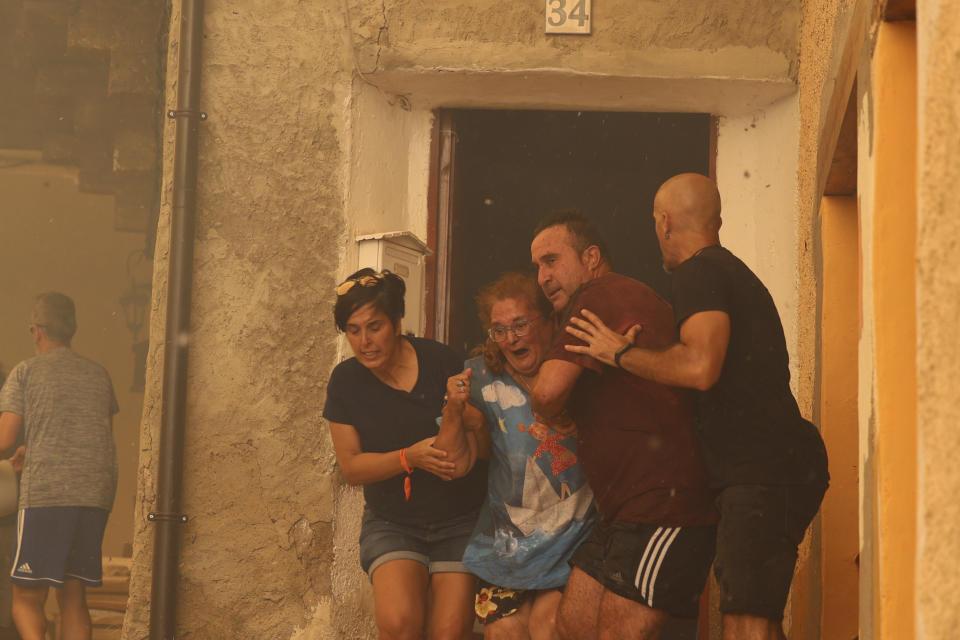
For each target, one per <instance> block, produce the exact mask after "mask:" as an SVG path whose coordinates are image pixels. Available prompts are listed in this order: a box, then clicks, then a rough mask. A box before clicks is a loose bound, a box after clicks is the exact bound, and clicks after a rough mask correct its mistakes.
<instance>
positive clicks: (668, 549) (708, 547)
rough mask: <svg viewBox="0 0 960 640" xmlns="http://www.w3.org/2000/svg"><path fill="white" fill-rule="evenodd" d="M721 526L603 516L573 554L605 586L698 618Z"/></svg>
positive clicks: (578, 564)
mask: <svg viewBox="0 0 960 640" xmlns="http://www.w3.org/2000/svg"><path fill="white" fill-rule="evenodd" d="M716 535H717V530H716V527H714V526H707V527H661V526H658V525H655V524H644V523H640V522H602V521H601V522H597V524H595V525H594V527H593V531H592V532H591V533H590V536H589V537H588V538H587V539H586V540H585V541H584V542H583V544H581V545H580V547H579V548H578V549H577V550H576V552H575V553H574V554H573V557H572V558H571V559H570V564H572V565H573V566H575V567H577V568H578V569H580V570H581V571H583V572H584V573H586V574H587V575H589V576H590V577H591V578H593V579H594V580H596V581H597V582H599V583H600V584H601V585H603V587H604V588H605V589H608V590H609V591H612V592H613V593H615V594H617V595H618V596H622V597H624V598H627V599H629V600H633V601H634V602H639V603H641V604H645V605H646V606H648V607H651V608H653V609H660V610H661V611H666V612H667V613H669V614H670V615H672V616H674V617H677V618H696V617H697V614H698V612H699V609H700V594H701V593H702V592H703V586H704V584H705V582H706V579H707V574H708V573H709V572H710V563H711V562H713V550H714V543H715V541H716Z"/></svg>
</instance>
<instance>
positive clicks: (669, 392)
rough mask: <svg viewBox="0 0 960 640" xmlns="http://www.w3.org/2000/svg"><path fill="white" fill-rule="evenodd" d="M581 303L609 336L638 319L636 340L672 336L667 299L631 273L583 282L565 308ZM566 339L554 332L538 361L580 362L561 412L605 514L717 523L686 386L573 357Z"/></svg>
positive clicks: (576, 308)
mask: <svg viewBox="0 0 960 640" xmlns="http://www.w3.org/2000/svg"><path fill="white" fill-rule="evenodd" d="M584 308H586V309H589V310H590V311H592V312H593V313H595V314H597V315H598V316H599V317H600V319H601V320H603V322H604V323H605V324H606V325H607V326H608V327H610V328H611V329H613V330H614V331H616V332H617V333H624V332H626V330H627V329H629V328H630V327H632V326H633V325H635V324H637V323H640V324H641V325H643V330H642V331H641V332H640V334H639V335H638V336H637V339H636V344H637V346H640V347H645V348H648V349H663V348H666V347H668V346H670V345H671V344H673V343H674V342H675V340H674V335H675V334H674V331H675V330H674V324H673V310H672V309H671V308H670V305H669V304H667V302H666V301H665V300H664V299H663V298H661V297H660V296H658V295H657V294H656V293H655V292H654V291H653V289H651V288H650V287H648V286H647V285H645V284H643V283H642V282H639V281H637V280H634V279H633V278H628V277H626V276H622V275H620V274H617V273H608V274H606V275H603V276H601V277H599V278H597V279H596V280H592V281H591V282H589V283H587V284H586V285H584V286H583V287H582V288H581V290H580V292H579V294H578V295H577V297H576V298H575V299H574V300H573V303H572V306H571V312H570V313H571V315H574V316H579V315H580V310H581V309H584ZM566 344H583V343H582V342H581V341H580V340H579V339H577V338H574V337H573V336H572V335H570V334H569V333H567V332H566V331H563V330H561V331H560V332H559V334H558V338H557V342H556V343H555V344H554V345H553V347H552V348H551V349H550V352H549V353H548V354H547V358H546V359H547V360H566V361H568V362H573V363H574V364H578V365H580V366H581V367H583V368H584V370H583V373H582V374H581V375H580V378H579V379H578V380H577V384H576V386H575V387H574V389H573V393H572V395H571V396H570V402H569V406H568V410H569V412H570V415H571V417H572V418H573V419H574V420H575V421H576V423H577V428H578V429H579V432H580V445H579V451H580V463H581V465H582V467H583V470H584V472H585V473H586V475H587V479H588V480H589V481H590V486H591V487H593V492H594V495H595V496H596V501H597V506H598V507H599V508H600V512H601V514H602V515H603V517H604V518H605V519H607V520H625V521H629V522H646V523H651V524H658V525H665V526H683V525H704V524H713V523H714V522H716V511H715V510H714V507H713V496H712V494H711V492H710V490H709V489H708V488H707V479H706V471H705V469H704V465H703V460H702V459H701V457H700V450H699V447H698V444H697V441H696V439H695V438H694V435H693V422H692V412H691V405H690V399H689V398H688V392H686V391H684V390H682V389H677V388H674V387H668V386H666V385H662V384H659V383H656V382H651V381H650V380H645V379H643V378H639V377H637V376H634V375H631V374H629V373H627V372H626V371H624V370H622V369H618V368H615V367H611V366H607V365H605V364H602V363H600V362H598V361H597V360H595V359H593V358H591V357H589V356H586V355H582V354H577V353H571V352H569V351H567V350H566V349H564V348H563V347H564V345H566Z"/></svg>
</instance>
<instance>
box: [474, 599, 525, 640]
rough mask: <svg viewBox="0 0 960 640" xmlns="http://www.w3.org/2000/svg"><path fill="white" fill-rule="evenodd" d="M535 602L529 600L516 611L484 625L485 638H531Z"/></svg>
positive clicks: (484, 639)
mask: <svg viewBox="0 0 960 640" xmlns="http://www.w3.org/2000/svg"><path fill="white" fill-rule="evenodd" d="M532 608H533V603H532V602H531V601H530V600H527V601H526V602H524V603H523V604H521V605H520V606H519V607H518V608H517V611H516V613H511V614H510V615H509V616H507V617H506V618H499V619H497V620H495V621H493V622H488V623H486V624H485V625H483V640H530V610H531V609H532Z"/></svg>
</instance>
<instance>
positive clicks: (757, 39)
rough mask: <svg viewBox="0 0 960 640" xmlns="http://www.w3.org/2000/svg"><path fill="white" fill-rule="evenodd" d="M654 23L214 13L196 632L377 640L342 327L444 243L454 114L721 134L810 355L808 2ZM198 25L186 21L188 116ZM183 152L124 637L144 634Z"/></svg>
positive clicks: (729, 188) (168, 139)
mask: <svg viewBox="0 0 960 640" xmlns="http://www.w3.org/2000/svg"><path fill="white" fill-rule="evenodd" d="M641 4H642V5H643V6H642V10H638V6H637V4H636V3H634V2H626V1H618V2H612V3H610V4H609V5H604V6H603V7H602V8H601V7H600V6H599V5H598V7H597V8H598V9H600V13H599V14H596V20H597V22H596V23H595V25H594V29H595V32H594V35H593V36H590V37H588V38H580V37H560V38H558V37H546V36H545V35H544V34H543V33H542V25H543V14H542V9H541V8H539V7H532V8H531V5H527V4H524V3H521V4H514V5H509V4H508V5H501V4H496V3H493V2H490V1H489V0H485V1H484V2H480V3H473V4H471V5H464V4H463V3H459V2H453V1H452V0H442V1H441V2H439V3H437V2H434V3H427V2H412V3H410V2H404V3H401V2H386V3H381V2H370V1H367V0H363V1H362V2H347V3H346V5H344V4H343V3H340V2H334V1H332V0H331V1H329V2H322V3H314V4H309V3H307V4H303V3H301V4H298V5H283V6H276V5H269V6H266V5H261V4H255V3H241V4H239V5H230V6H228V5H216V4H210V5H208V6H207V9H206V13H207V15H206V28H205V35H206V38H205V40H204V47H205V49H204V53H203V81H202V83H203V85H202V86H203V89H202V95H201V108H202V109H203V110H204V111H206V112H207V113H208V114H209V115H210V118H209V120H207V121H206V122H205V123H204V124H202V125H201V146H200V179H199V185H200V187H199V204H198V217H197V230H196V238H197V244H196V258H195V266H194V299H193V320H192V327H191V334H190V339H191V347H192V348H191V360H190V371H189V378H188V384H189V393H188V407H187V422H188V427H187V433H188V435H187V443H186V451H185V456H186V458H185V461H186V462H185V469H186V471H185V481H184V486H185V493H184V501H185V503H184V511H185V512H186V513H187V514H189V515H190V516H191V521H190V523H189V524H187V525H186V526H185V527H184V529H183V549H182V556H181V572H182V574H181V575H182V580H181V585H180V590H179V599H180V603H181V605H180V614H179V620H180V623H179V626H180V629H181V633H180V635H182V636H183V637H196V638H204V639H206V638H221V637H223V638H226V637H230V638H237V637H256V638H260V637H294V638H299V639H301V640H306V639H307V638H311V639H312V638H328V637H329V638H334V637H342V638H366V637H373V629H372V626H371V619H370V615H369V614H370V612H371V601H370V593H369V586H368V583H367V581H366V578H365V577H364V576H362V574H361V573H360V570H359V566H358V562H357V548H356V541H357V533H358V524H359V519H360V518H359V514H360V498H359V491H357V490H356V489H353V488H347V487H343V486H342V482H341V479H340V476H339V473H338V472H337V471H336V470H335V465H334V456H333V452H332V449H331V446H330V443H329V439H328V437H327V435H326V431H325V426H324V425H323V423H322V421H321V420H320V419H319V415H320V412H321V408H322V404H323V390H324V388H325V384H326V379H327V376H328V375H329V372H330V370H331V369H332V367H333V366H334V365H335V363H336V362H337V361H338V360H339V359H340V358H341V357H342V355H343V354H344V353H346V349H345V348H344V346H343V345H342V343H341V342H340V340H338V338H337V337H336V332H335V331H334V329H333V326H332V318H331V317H330V316H331V314H330V308H331V306H332V302H333V287H334V284H335V283H336V282H337V281H338V280H339V279H340V278H342V277H343V276H345V275H346V274H348V273H349V272H350V271H352V270H353V269H354V268H355V266H356V247H355V244H354V242H353V240H354V238H355V236H356V235H358V234H366V233H373V232H383V231H395V230H408V231H412V232H414V233H415V234H416V235H418V236H420V237H421V238H424V237H425V236H426V199H427V183H428V175H429V159H430V158H429V151H430V135H431V129H432V122H433V114H432V109H434V108H436V107H439V106H446V107H458V106H466V105H472V106H486V107H502V106H512V107H513V108H551V109H581V108H582V109H588V108H589V109H597V110H602V109H611V110H654V111H671V110H685V111H705V110H706V111H710V112H712V113H715V114H716V115H719V116H721V123H720V132H719V138H718V144H719V147H720V156H719V161H718V165H719V167H720V186H721V190H722V191H723V192H724V194H725V206H726V207H727V211H728V212H730V213H731V218H732V221H731V222H730V224H731V228H729V229H725V231H724V241H725V242H727V243H728V244H730V245H731V246H732V247H735V249H734V250H735V251H738V252H743V253H744V254H745V259H747V261H748V263H749V264H751V266H752V267H754V268H755V269H756V271H757V272H758V274H759V275H760V276H761V278H763V279H764V280H765V281H766V282H767V284H768V286H769V287H770V289H771V291H772V292H773V293H774V297H775V299H776V301H777V304H778V306H779V307H780V310H781V313H782V315H783V318H784V325H785V327H786V328H787V333H788V343H789V344H790V348H791V353H796V341H797V335H796V326H797V313H798V309H797V303H796V299H797V291H796V281H797V260H796V258H795V256H796V252H795V250H794V244H795V242H796V229H795V225H796V220H797V199H796V189H797V183H796V161H797V149H798V127H797V118H798V102H797V97H796V95H795V91H796V85H795V78H796V51H797V38H798V20H799V2H789V3H781V4H779V5H777V7H771V6H770V5H769V3H764V2H760V1H759V0H757V1H755V2H749V3H746V4H744V3H735V2H721V3H713V4H712V5H709V6H708V5H705V4H703V3H700V4H693V5H691V4H689V3H667V4H665V3H660V2H652V1H648V2H643V3H641ZM637 16H644V17H643V19H642V20H640V19H638V18H637ZM179 19H180V16H179V3H177V2H175V3H174V5H173V15H172V22H171V29H170V31H171V38H170V40H171V43H170V49H169V58H168V68H169V74H168V78H167V89H168V95H169V96H170V106H172V104H173V101H174V99H175V93H176V92H175V84H176V71H177V64H178V60H177V51H178V44H179V43H178V39H179V35H178V25H179ZM172 134H173V128H172V126H170V125H168V129H167V131H166V133H165V139H164V175H165V183H164V191H163V194H164V198H163V202H162V208H161V217H160V226H159V234H158V244H157V257H158V259H157V267H156V271H155V285H156V286H155V291H156V294H155V298H154V301H153V313H154V315H153V321H152V334H153V336H154V339H153V343H152V345H151V352H150V356H149V363H148V389H147V393H146V400H145V405H146V406H145V412H144V421H143V425H142V434H141V436H142V441H143V449H144V452H145V455H144V458H143V466H142V469H141V475H140V486H139V496H140V498H139V501H138V520H137V522H138V535H137V539H136V545H135V547H136V548H135V562H134V576H133V584H132V586H131V591H132V597H131V603H130V605H131V609H130V613H129V614H128V616H127V620H126V623H125V629H124V637H125V638H127V639H129V640H133V639H134V638H140V637H143V635H144V634H145V629H146V625H147V620H148V618H149V561H150V556H151V553H152V532H151V530H150V529H149V528H148V525H146V524H145V517H144V516H145V514H146V513H147V512H148V511H149V510H150V508H151V506H152V500H153V496H154V495H155V493H156V486H155V466H156V441H157V429H158V426H159V419H160V416H159V411H160V405H159V400H160V376H161V372H162V343H161V340H162V338H161V336H163V335H164V326H163V321H164V315H165V314H164V309H165V304H166V282H167V268H168V264H167V260H168V254H169V252H168V239H167V238H168V234H169V224H170V202H169V199H170V189H171V185H170V176H171V173H172V152H173V143H172ZM745 172H746V173H749V174H750V176H752V177H749V178H748V177H747V176H745V175H744V173H745ZM767 184H770V186H769V187H767V186H766V185H767ZM770 245H772V246H773V249H770ZM784 256H787V258H786V259H784ZM778 258H779V259H778ZM238 558H242V559H243V560H242V562H238V561H237V559H238Z"/></svg>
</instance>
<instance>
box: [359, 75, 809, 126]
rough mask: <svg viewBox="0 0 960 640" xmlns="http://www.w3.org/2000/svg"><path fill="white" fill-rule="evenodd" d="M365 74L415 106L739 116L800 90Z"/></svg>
mask: <svg viewBox="0 0 960 640" xmlns="http://www.w3.org/2000/svg"><path fill="white" fill-rule="evenodd" d="M364 77H365V78H366V79H367V80H368V81H369V82H371V83H373V84H374V85H375V86H377V87H379V88H380V89H381V90H382V91H384V92H386V93H392V94H398V95H403V96H406V97H407V99H408V100H409V101H410V102H411V103H412V104H413V105H414V106H415V107H416V108H418V109H433V108H436V107H450V108H484V109H562V110H580V109H582V110H597V111H599V110H603V111H648V112H664V113H666V112H686V113H712V114H716V115H726V116H736V115H744V114H748V113H753V112H756V111H760V110H762V109H764V108H765V107H767V106H769V105H771V104H773V103H775V102H777V101H779V100H780V99H782V98H784V97H786V96H788V95H790V94H792V93H794V92H795V91H796V88H797V87H796V84H795V83H794V82H793V81H791V80H788V79H782V80H777V79H756V78H736V77H710V76H704V77H641V76H613V75H606V74H593V73H578V72H571V71H569V70H563V69H536V70H524V71H511V70H485V71H476V70H469V69H440V68H432V69H405V70H396V71H382V72H378V73H376V74H367V75H365V76H364Z"/></svg>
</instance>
